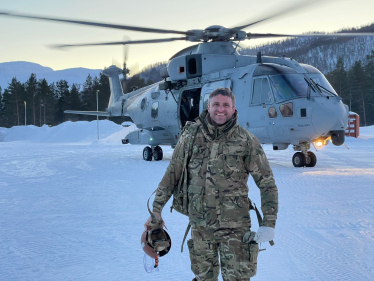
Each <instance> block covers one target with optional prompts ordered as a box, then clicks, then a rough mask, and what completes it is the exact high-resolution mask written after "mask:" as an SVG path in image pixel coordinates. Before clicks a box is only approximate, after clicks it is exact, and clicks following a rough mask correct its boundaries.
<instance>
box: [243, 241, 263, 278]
mask: <svg viewBox="0 0 374 281" xmlns="http://www.w3.org/2000/svg"><path fill="white" fill-rule="evenodd" d="M242 249H243V251H242V259H241V262H240V265H241V266H240V271H241V273H242V277H244V278H247V279H246V280H248V279H249V278H251V277H253V276H255V275H256V272H257V257H258V252H259V247H258V244H257V243H249V244H248V243H244V242H243V243H242ZM243 280H244V279H243Z"/></svg>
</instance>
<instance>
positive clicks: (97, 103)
mask: <svg viewBox="0 0 374 281" xmlns="http://www.w3.org/2000/svg"><path fill="white" fill-rule="evenodd" d="M96 111H99V90H97V91H96ZM96 120H97V140H99V114H97V115H96Z"/></svg>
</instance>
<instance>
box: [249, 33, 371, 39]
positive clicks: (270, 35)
mask: <svg viewBox="0 0 374 281" xmlns="http://www.w3.org/2000/svg"><path fill="white" fill-rule="evenodd" d="M356 36H374V32H360V33H358V32H356V33H328V34H318V33H312V34H274V33H247V38H248V39H262V38H273V37H356Z"/></svg>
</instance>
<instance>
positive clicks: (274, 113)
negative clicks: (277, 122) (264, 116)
mask: <svg viewBox="0 0 374 281" xmlns="http://www.w3.org/2000/svg"><path fill="white" fill-rule="evenodd" d="M277 116H278V113H277V111H276V110H275V107H270V108H269V117H270V118H276V117H277Z"/></svg>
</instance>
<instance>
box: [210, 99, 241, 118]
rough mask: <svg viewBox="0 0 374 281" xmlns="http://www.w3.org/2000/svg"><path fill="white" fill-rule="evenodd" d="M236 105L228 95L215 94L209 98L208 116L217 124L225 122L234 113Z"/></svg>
mask: <svg viewBox="0 0 374 281" xmlns="http://www.w3.org/2000/svg"><path fill="white" fill-rule="evenodd" d="M235 109H236V107H235V106H234V105H233V103H232V99H231V98H230V97H228V96H223V95H217V96H215V97H212V98H211V99H210V100H209V104H208V112H209V115H210V118H211V119H212V120H213V121H214V122H216V123H217V124H218V125H222V124H224V123H226V122H227V121H228V120H229V119H230V118H231V117H232V115H233V114H234V113H235Z"/></svg>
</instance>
